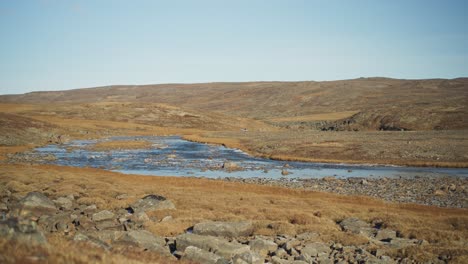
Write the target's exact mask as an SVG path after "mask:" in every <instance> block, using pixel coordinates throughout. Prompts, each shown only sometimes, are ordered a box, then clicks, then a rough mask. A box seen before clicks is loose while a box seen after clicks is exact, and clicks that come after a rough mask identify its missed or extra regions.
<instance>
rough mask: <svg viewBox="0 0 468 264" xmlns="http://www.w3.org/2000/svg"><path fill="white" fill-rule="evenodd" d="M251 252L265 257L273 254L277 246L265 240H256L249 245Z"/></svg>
mask: <svg viewBox="0 0 468 264" xmlns="http://www.w3.org/2000/svg"><path fill="white" fill-rule="evenodd" d="M249 245H250V248H251V249H252V251H254V252H257V253H258V254H259V255H260V256H263V257H265V256H267V255H268V254H270V253H273V252H275V251H276V250H277V249H278V245H277V244H276V243H275V242H273V241H269V240H266V239H260V238H256V239H254V240H252V241H250V243H249Z"/></svg>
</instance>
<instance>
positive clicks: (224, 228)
mask: <svg viewBox="0 0 468 264" xmlns="http://www.w3.org/2000/svg"><path fill="white" fill-rule="evenodd" d="M253 230H254V228H253V225H252V222H250V221H242V222H204V223H198V224H196V225H195V226H194V227H193V233H194V234H198V235H207V236H223V237H240V236H250V235H252V233H253Z"/></svg>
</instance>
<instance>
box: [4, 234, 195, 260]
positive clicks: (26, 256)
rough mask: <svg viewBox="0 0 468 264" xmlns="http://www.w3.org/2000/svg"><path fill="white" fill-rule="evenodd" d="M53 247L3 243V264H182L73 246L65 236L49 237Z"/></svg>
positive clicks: (138, 252) (131, 252)
mask: <svg viewBox="0 0 468 264" xmlns="http://www.w3.org/2000/svg"><path fill="white" fill-rule="evenodd" d="M48 241H49V244H50V245H49V246H42V245H26V244H23V243H18V242H15V241H6V240H3V239H0V262H1V263H5V264H7V263H83V264H84V263H129V264H140V263H161V264H166V263H182V264H186V263H187V264H188V263H191V262H188V261H176V260H170V259H167V258H164V257H161V256H159V255H158V254H155V253H151V252H148V251H145V252H142V251H141V250H136V249H131V248H126V249H125V251H121V250H119V249H113V250H111V251H106V250H104V249H102V248H98V247H95V246H92V245H90V244H87V243H86V242H75V243H74V242H72V241H70V240H68V239H66V238H65V237H63V236H61V235H49V236H48Z"/></svg>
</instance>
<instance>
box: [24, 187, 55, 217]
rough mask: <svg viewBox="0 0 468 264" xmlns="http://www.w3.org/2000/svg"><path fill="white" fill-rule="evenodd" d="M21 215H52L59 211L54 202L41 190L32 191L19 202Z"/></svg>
mask: <svg viewBox="0 0 468 264" xmlns="http://www.w3.org/2000/svg"><path fill="white" fill-rule="evenodd" d="M17 210H18V212H17V214H18V215H19V216H26V215H33V216H41V215H51V214H54V213H55V212H56V211H57V208H56V207H55V205H54V203H53V202H52V201H51V200H50V199H49V198H47V196H45V195H44V194H42V193H40V192H30V193H28V194H27V195H26V196H25V197H24V198H23V199H21V200H20V201H19V203H18V208H17Z"/></svg>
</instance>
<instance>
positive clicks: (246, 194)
mask: <svg viewBox="0 0 468 264" xmlns="http://www.w3.org/2000/svg"><path fill="white" fill-rule="evenodd" d="M0 184H1V185H6V186H7V187H12V190H13V191H15V192H14V195H17V196H20V195H25V194H26V193H27V192H28V191H31V190H37V191H41V192H44V193H46V194H47V195H49V196H50V197H51V198H55V197H58V196H62V195H67V194H73V195H75V196H76V197H77V199H78V202H80V203H84V204H97V205H98V207H99V208H100V209H117V208H123V207H125V206H126V205H128V204H130V203H132V202H134V201H135V200H137V199H138V198H141V197H143V196H144V195H147V194H152V193H154V194H160V195H163V196H166V197H167V198H169V199H170V200H172V201H173V202H174V203H175V205H176V207H177V209H176V210H164V211H159V212H155V213H152V214H150V216H152V217H153V216H154V217H156V218H157V219H162V218H163V217H165V216H168V215H170V216H172V217H173V220H171V221H169V222H159V221H156V222H151V223H149V224H148V225H147V229H148V230H150V231H151V232H153V233H155V234H158V235H162V236H174V235H177V234H180V233H183V232H184V231H185V230H186V229H187V228H189V227H191V226H193V225H194V224H195V223H198V222H201V221H205V220H226V221H237V220H246V219H248V220H252V221H253V222H254V224H255V233H256V234H264V235H275V234H290V235H293V234H297V233H301V232H305V231H313V232H319V233H320V234H321V236H320V239H322V240H323V241H324V242H328V241H330V240H333V241H336V242H340V243H342V244H344V245H357V244H360V243H363V242H365V241H366V238H364V237H361V236H358V235H350V234H345V233H343V232H342V231H340V229H339V226H338V225H337V224H336V222H337V221H340V220H342V219H344V218H346V217H351V216H352V217H358V218H361V219H363V220H365V221H369V222H371V221H372V220H376V219H379V220H380V221H382V222H383V223H384V225H385V226H388V227H391V228H393V229H395V230H397V231H398V232H400V233H401V235H402V236H404V237H407V238H417V239H425V240H427V241H429V242H430V243H431V244H430V245H428V246H424V247H419V248H417V249H415V251H414V252H413V251H411V252H406V253H405V254H411V255H413V256H418V257H419V258H423V259H424V258H429V257H434V255H440V254H443V253H447V254H452V255H454V257H455V258H458V259H463V258H465V259H466V255H467V254H468V250H467V249H466V247H465V244H466V241H467V240H468V229H467V228H466V227H467V224H466V223H467V222H468V214H467V213H466V210H464V209H447V208H437V207H430V206H421V205H414V204H392V203H386V202H383V201H380V200H376V199H372V198H368V197H357V196H340V195H335V194H329V193H320V192H312V191H303V190H292V189H286V188H280V187H269V186H259V185H251V184H242V183H233V182H224V181H217V180H209V179H193V178H182V177H151V176H134V175H123V174H119V173H113V172H108V171H103V170H99V169H88V168H69V167H59V166H50V165H37V166H29V167H25V166H21V165H4V166H2V167H1V168H0ZM26 186H27V187H26ZM122 193H125V194H128V198H127V199H125V200H117V199H115V197H116V196H117V195H119V194H122ZM194 197H196V199H194ZM51 243H52V244H53V243H54V242H53V241H51ZM63 247H67V245H66V244H64V246H63ZM69 250H70V251H72V250H76V249H73V248H71V247H70V248H69ZM397 253H398V254H403V253H401V252H395V254H397ZM424 256H425V257H424Z"/></svg>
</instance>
